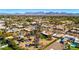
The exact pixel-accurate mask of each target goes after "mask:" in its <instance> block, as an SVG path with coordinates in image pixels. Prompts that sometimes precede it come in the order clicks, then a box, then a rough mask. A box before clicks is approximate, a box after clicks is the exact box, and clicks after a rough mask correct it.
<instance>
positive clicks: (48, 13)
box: [0, 11, 79, 16]
mask: <svg viewBox="0 0 79 59" xmlns="http://www.w3.org/2000/svg"><path fill="white" fill-rule="evenodd" d="M0 15H58V16H59V15H60V16H61V15H72V16H73V15H75V16H79V13H66V12H61V13H60V12H51V11H50V12H25V13H0Z"/></svg>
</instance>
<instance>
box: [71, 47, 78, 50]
mask: <svg viewBox="0 0 79 59" xmlns="http://www.w3.org/2000/svg"><path fill="white" fill-rule="evenodd" d="M70 50H79V48H75V47H71V49H70Z"/></svg>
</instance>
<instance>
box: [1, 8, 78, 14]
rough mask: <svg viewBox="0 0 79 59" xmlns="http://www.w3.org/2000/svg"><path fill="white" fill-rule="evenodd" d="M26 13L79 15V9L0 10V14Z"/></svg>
mask: <svg viewBox="0 0 79 59" xmlns="http://www.w3.org/2000/svg"><path fill="white" fill-rule="evenodd" d="M26 12H59V13H61V12H66V13H79V9H0V13H10V14H13V13H26Z"/></svg>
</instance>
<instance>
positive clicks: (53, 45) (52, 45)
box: [46, 41, 64, 50]
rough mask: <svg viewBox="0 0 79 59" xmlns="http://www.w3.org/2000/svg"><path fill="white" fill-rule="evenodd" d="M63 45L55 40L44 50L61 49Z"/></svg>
mask: <svg viewBox="0 0 79 59" xmlns="http://www.w3.org/2000/svg"><path fill="white" fill-rule="evenodd" d="M63 47H64V46H63V45H62V44H61V43H59V42H58V41H56V42H54V43H53V44H51V45H50V46H49V47H47V48H46V50H62V49H63Z"/></svg>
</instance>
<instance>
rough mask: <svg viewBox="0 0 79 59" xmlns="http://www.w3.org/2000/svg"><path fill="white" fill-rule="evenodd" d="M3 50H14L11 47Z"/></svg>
mask: <svg viewBox="0 0 79 59" xmlns="http://www.w3.org/2000/svg"><path fill="white" fill-rule="evenodd" d="M1 50H13V49H12V48H10V47H5V48H2V49H1Z"/></svg>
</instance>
